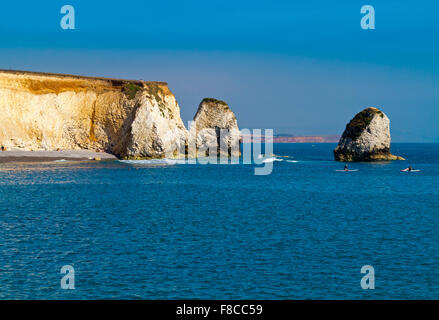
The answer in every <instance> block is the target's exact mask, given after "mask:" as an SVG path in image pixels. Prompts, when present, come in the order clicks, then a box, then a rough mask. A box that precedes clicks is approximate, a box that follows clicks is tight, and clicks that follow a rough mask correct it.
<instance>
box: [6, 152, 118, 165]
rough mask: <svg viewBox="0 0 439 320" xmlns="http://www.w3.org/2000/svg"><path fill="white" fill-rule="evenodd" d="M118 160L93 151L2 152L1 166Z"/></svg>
mask: <svg viewBox="0 0 439 320" xmlns="http://www.w3.org/2000/svg"><path fill="white" fill-rule="evenodd" d="M98 159H100V160H117V159H118V158H117V157H116V156H114V155H112V154H109V153H105V152H96V151H91V150H62V151H19V150H11V151H0V164H1V163H8V162H51V161H57V160H66V161H87V160H98Z"/></svg>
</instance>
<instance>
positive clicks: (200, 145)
mask: <svg viewBox="0 0 439 320" xmlns="http://www.w3.org/2000/svg"><path fill="white" fill-rule="evenodd" d="M189 136H190V139H193V140H192V141H193V142H194V143H195V146H196V150H197V156H201V157H202V156H212V155H215V154H216V155H219V156H228V157H239V155H240V151H239V144H240V134H239V128H238V122H237V121H236V117H235V114H234V113H233V112H232V110H231V109H230V108H229V106H228V105H227V103H226V102H224V101H221V100H217V99H213V98H205V99H203V101H201V103H200V105H199V107H198V111H197V113H196V114H195V117H194V120H193V123H192V126H191V128H190V130H189Z"/></svg>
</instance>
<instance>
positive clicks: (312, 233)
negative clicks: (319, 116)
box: [0, 144, 439, 299]
mask: <svg viewBox="0 0 439 320" xmlns="http://www.w3.org/2000/svg"><path fill="white" fill-rule="evenodd" d="M334 146H335V145H333V144H315V145H312V144H277V145H275V153H276V154H278V155H288V156H291V157H294V159H295V160H298V161H299V162H296V163H292V162H286V161H279V162H274V169H273V172H272V174H271V175H268V176H255V175H254V165H173V166H169V165H147V166H145V165H143V166H141V165H128V164H125V163H120V162H109V163H82V164H78V163H76V164H71V163H48V164H1V165H0V208H1V209H0V212H1V213H0V298H2V299H6V298H8V299H11V298H12V299H22V298H26V299H42V298H47V299H100V298H105V299H107V298H116V299H119V298H121V299H131V298H145V299H177V298H201V299H211V298H215V299H335V298H337V299H362V298H365V299H382V298H385V299H396V298H410V299H425V298H438V296H439V237H438V235H439V233H438V231H439V189H438V186H439V144H395V145H393V153H394V154H397V155H401V156H404V157H406V158H407V159H409V161H403V162H401V161H399V162H388V163H373V164H371V163H358V164H352V165H351V168H356V169H359V171H358V172H349V173H345V172H336V171H335V170H336V169H340V168H342V167H343V165H342V164H340V163H336V162H334V161H332V149H333V148H334ZM290 159H292V158H290ZM408 164H411V165H413V166H414V167H415V168H416V169H421V170H422V171H421V172H417V173H401V172H400V171H399V170H400V169H402V168H404V167H405V166H407V165H408ZM67 264H68V265H72V266H74V268H75V287H76V289H75V290H63V289H61V288H60V279H61V277H62V275H61V274H60V269H61V267H62V266H63V265H67ZM363 265H372V266H373V267H374V269H375V289H374V290H363V289H361V287H360V280H361V278H362V276H363V275H362V274H361V273H360V269H361V267H362V266H363Z"/></svg>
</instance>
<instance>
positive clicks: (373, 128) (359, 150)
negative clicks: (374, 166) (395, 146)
mask: <svg viewBox="0 0 439 320" xmlns="http://www.w3.org/2000/svg"><path fill="white" fill-rule="evenodd" d="M334 157H335V160H337V161H380V160H404V158H402V157H398V156H394V155H393V154H391V153H390V121H389V118H387V116H386V115H385V114H384V113H383V112H382V111H381V110H379V109H377V108H367V109H364V110H363V111H361V112H359V113H358V114H357V115H356V116H355V117H354V118H353V119H352V120H351V121H350V122H349V123H348V124H347V125H346V129H345V131H344V132H343V135H342V137H341V139H340V141H339V143H338V146H337V147H336V148H335V150H334Z"/></svg>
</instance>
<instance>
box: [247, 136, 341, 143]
mask: <svg viewBox="0 0 439 320" xmlns="http://www.w3.org/2000/svg"><path fill="white" fill-rule="evenodd" d="M241 138H242V142H243V143H251V142H255V141H256V142H265V136H263V135H252V136H251V135H246V134H243V135H241ZM339 140H340V136H339V135H323V136H293V135H275V136H274V137H273V142H274V143H337V142H338V141H339Z"/></svg>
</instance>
